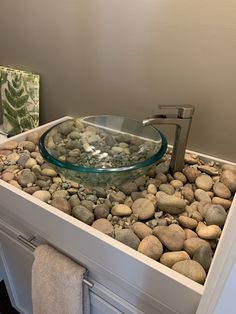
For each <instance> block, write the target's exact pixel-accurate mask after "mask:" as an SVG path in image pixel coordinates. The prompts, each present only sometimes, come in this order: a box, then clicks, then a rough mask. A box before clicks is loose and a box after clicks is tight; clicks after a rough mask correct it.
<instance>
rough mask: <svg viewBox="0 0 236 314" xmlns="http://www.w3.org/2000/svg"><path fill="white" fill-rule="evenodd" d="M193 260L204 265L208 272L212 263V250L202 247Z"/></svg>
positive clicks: (208, 247)
mask: <svg viewBox="0 0 236 314" xmlns="http://www.w3.org/2000/svg"><path fill="white" fill-rule="evenodd" d="M193 260H194V261H196V262H198V263H199V264H201V265H202V267H203V268H204V269H205V271H208V270H209V268H210V265H211V261H212V250H211V247H210V246H205V245H203V246H200V247H199V248H198V249H197V250H196V251H195V253H194V254H193Z"/></svg>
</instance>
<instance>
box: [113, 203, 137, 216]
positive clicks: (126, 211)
mask: <svg viewBox="0 0 236 314" xmlns="http://www.w3.org/2000/svg"><path fill="white" fill-rule="evenodd" d="M111 213H112V215H113V216H119V217H123V216H129V215H131V214H132V210H131V208H130V207H129V206H127V205H125V204H117V205H115V206H113V207H112V209H111Z"/></svg>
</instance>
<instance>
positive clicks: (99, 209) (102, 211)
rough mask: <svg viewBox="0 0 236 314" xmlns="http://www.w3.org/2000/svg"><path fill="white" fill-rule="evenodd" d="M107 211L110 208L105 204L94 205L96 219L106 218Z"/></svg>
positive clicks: (108, 211)
mask: <svg viewBox="0 0 236 314" xmlns="http://www.w3.org/2000/svg"><path fill="white" fill-rule="evenodd" d="M109 213H110V210H109V207H108V206H107V205H106V204H100V205H96V206H95V208H94V215H95V218H96V219H100V218H107V216H108V215H109Z"/></svg>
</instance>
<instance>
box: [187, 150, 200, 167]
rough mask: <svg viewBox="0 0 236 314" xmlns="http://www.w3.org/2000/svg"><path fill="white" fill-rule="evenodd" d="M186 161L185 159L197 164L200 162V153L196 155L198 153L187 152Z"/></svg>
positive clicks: (191, 163) (189, 162)
mask: <svg viewBox="0 0 236 314" xmlns="http://www.w3.org/2000/svg"><path fill="white" fill-rule="evenodd" d="M184 161H185V162H186V163H187V164H190V165H195V164H198V162H199V157H198V155H196V154H188V153H186V154H185V155H184Z"/></svg>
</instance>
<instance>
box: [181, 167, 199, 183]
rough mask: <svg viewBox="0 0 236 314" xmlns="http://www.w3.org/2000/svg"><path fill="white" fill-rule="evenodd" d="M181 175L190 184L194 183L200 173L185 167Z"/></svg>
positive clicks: (195, 169)
mask: <svg viewBox="0 0 236 314" xmlns="http://www.w3.org/2000/svg"><path fill="white" fill-rule="evenodd" d="M183 173H184V175H185V176H186V177H187V179H188V181H189V182H190V183H194V182H195V181H196V179H197V177H198V176H199V175H200V174H201V171H199V170H198V169H197V168H194V167H185V168H184V169H183Z"/></svg>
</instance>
